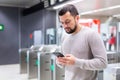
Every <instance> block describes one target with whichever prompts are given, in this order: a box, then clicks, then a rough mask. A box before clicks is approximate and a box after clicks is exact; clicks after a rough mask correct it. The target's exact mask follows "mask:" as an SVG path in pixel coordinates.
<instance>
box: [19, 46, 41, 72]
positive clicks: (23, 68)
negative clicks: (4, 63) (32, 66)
mask: <svg viewBox="0 0 120 80" xmlns="http://www.w3.org/2000/svg"><path fill="white" fill-rule="evenodd" d="M39 47H40V45H36V46H31V47H30V48H22V49H19V57H20V60H19V61H20V73H21V74H23V73H27V62H28V57H27V51H29V50H37V49H38V48H39Z"/></svg>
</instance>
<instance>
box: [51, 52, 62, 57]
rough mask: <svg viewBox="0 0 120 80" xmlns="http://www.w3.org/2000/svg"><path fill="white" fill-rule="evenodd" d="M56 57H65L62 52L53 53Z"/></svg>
mask: <svg viewBox="0 0 120 80" xmlns="http://www.w3.org/2000/svg"><path fill="white" fill-rule="evenodd" d="M53 54H54V55H56V56H57V57H64V55H63V54H62V53H60V52H53Z"/></svg>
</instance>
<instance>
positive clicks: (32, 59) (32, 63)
mask: <svg viewBox="0 0 120 80" xmlns="http://www.w3.org/2000/svg"><path fill="white" fill-rule="evenodd" d="M56 47H57V45H42V46H41V47H40V48H38V50H30V51H28V53H27V56H28V57H29V59H28V64H27V71H28V78H29V79H32V78H38V73H39V71H38V65H39V63H40V64H41V63H42V62H44V60H49V59H48V58H47V59H45V58H44V59H43V60H38V54H39V55H40V56H42V55H44V53H45V52H49V53H50V52H54V51H55V49H56ZM41 53H42V54H41ZM48 56H49V54H48ZM42 57H46V56H42ZM49 57H50V56H49ZM41 59H42V58H41ZM46 63H47V62H46ZM44 65H46V64H43V65H42V66H44ZM40 66H41V65H40ZM45 75H46V74H45ZM44 80H45V79H44Z"/></svg>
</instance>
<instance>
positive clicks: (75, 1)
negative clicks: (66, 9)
mask: <svg viewBox="0 0 120 80" xmlns="http://www.w3.org/2000/svg"><path fill="white" fill-rule="evenodd" d="M80 1H83V0H70V1H67V2H65V3H63V4H60V5H57V6H54V7H53V9H59V8H61V7H63V6H65V5H67V4H75V3H78V2H80Z"/></svg>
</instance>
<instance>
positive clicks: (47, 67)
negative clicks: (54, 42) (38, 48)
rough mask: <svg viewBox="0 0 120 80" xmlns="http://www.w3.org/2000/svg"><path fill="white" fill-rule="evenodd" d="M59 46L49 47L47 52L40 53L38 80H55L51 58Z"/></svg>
mask: <svg viewBox="0 0 120 80" xmlns="http://www.w3.org/2000/svg"><path fill="white" fill-rule="evenodd" d="M57 47H58V46H51V47H50V48H49V47H48V48H47V49H48V50H45V52H40V53H38V80H53V75H52V69H53V68H54V66H52V65H51V56H52V53H53V52H55V50H56V48H57Z"/></svg>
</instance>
